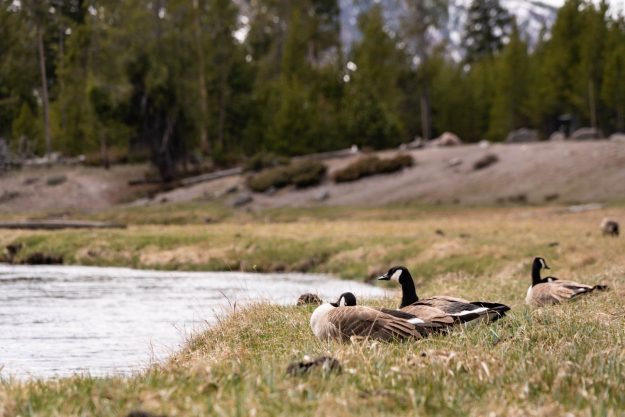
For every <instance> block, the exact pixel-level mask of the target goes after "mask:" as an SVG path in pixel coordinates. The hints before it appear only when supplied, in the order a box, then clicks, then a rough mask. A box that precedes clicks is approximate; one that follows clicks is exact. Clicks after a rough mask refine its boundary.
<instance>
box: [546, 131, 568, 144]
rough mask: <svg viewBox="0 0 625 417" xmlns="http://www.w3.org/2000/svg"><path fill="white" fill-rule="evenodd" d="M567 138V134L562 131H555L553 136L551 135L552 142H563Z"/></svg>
mask: <svg viewBox="0 0 625 417" xmlns="http://www.w3.org/2000/svg"><path fill="white" fill-rule="evenodd" d="M565 140H566V135H565V134H564V133H562V132H553V133H552V134H551V136H549V141H550V142H563V141H565Z"/></svg>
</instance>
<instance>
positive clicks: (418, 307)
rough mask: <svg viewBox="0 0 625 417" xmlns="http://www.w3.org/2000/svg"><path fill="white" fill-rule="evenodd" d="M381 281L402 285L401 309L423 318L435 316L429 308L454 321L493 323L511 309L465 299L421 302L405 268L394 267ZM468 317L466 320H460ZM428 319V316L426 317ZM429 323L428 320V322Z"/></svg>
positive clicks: (436, 298)
mask: <svg viewBox="0 0 625 417" xmlns="http://www.w3.org/2000/svg"><path fill="white" fill-rule="evenodd" d="M378 279H379V280H386V281H388V280H390V281H396V282H398V283H399V284H400V285H401V292H402V299H401V304H400V305H399V309H400V310H401V311H405V312H407V313H410V314H413V315H415V316H417V317H419V318H423V317H422V315H424V314H433V313H432V311H431V310H428V307H433V308H436V309H439V310H442V311H443V312H444V313H447V314H449V315H452V316H455V318H454V319H453V320H460V321H461V320H464V321H466V322H469V321H478V319H479V321H486V322H492V321H495V320H498V319H500V318H502V317H503V316H504V315H505V313H506V311H508V310H510V307H508V306H506V305H504V304H499V303H487V302H483V301H473V302H471V301H468V300H465V299H463V298H457V297H449V296H441V295H439V296H434V297H429V298H424V299H423V300H419V297H418V296H417V290H416V288H415V284H414V280H413V279H412V275H410V272H409V271H408V269H407V268H405V267H403V266H394V267H392V268H391V269H389V270H388V272H387V273H386V274H384V275H382V276H380V277H378ZM463 315H467V317H465V318H464V319H462V318H460V317H461V316H463ZM426 317H427V316H426ZM426 321H427V320H426Z"/></svg>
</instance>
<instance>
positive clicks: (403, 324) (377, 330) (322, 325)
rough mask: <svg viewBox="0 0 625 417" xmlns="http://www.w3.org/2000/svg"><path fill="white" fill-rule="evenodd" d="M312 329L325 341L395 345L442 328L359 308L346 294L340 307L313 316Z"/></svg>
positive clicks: (330, 306)
mask: <svg viewBox="0 0 625 417" xmlns="http://www.w3.org/2000/svg"><path fill="white" fill-rule="evenodd" d="M310 327H311V328H312V330H313V333H314V334H315V336H317V338H319V339H321V340H330V339H339V340H343V341H346V340H349V339H350V338H351V337H352V336H360V337H366V338H370V339H375V340H383V341H391V340H406V339H421V338H422V337H424V336H427V335H428V334H430V333H432V332H433V331H436V330H438V329H439V328H440V326H438V325H432V324H424V323H423V321H422V320H419V319H416V318H414V317H410V318H408V319H405V318H400V317H396V316H393V315H390V314H387V313H384V312H382V311H379V310H376V309H374V308H370V307H365V306H358V305H356V297H355V296H354V294H352V293H349V292H348V293H343V294H341V296H340V297H339V299H338V301H337V302H336V303H323V304H321V305H320V306H319V307H317V308H316V309H315V311H313V313H312V316H310Z"/></svg>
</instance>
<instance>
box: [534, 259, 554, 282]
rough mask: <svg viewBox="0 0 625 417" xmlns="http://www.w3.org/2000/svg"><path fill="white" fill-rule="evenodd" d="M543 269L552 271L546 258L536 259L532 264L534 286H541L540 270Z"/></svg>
mask: <svg viewBox="0 0 625 417" xmlns="http://www.w3.org/2000/svg"><path fill="white" fill-rule="evenodd" d="M541 269H551V268H549V265H547V262H546V261H545V259H544V258H540V257H537V258H534V262H533V263H532V286H533V285H536V284H539V283H540V282H541V278H540V270H541Z"/></svg>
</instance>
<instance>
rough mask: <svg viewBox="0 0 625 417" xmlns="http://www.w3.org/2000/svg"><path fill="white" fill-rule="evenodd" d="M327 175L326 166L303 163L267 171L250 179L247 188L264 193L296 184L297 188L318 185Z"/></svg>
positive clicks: (317, 163) (308, 162)
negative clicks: (272, 188)
mask: <svg viewBox="0 0 625 417" xmlns="http://www.w3.org/2000/svg"><path fill="white" fill-rule="evenodd" d="M325 174H326V166H325V165H324V164H322V163H321V162H317V161H303V162H299V163H295V164H291V165H287V166H283V167H277V168H272V169H266V170H263V171H261V172H259V173H258V174H255V175H253V176H251V177H249V178H248V180H247V186H248V187H250V189H251V190H252V191H255V192H264V191H267V190H268V189H270V188H271V187H274V188H282V187H286V186H287V185H290V184H294V185H295V186H296V187H297V188H304V187H309V186H311V185H317V184H319V183H320V182H321V181H323V178H324V177H325Z"/></svg>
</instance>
